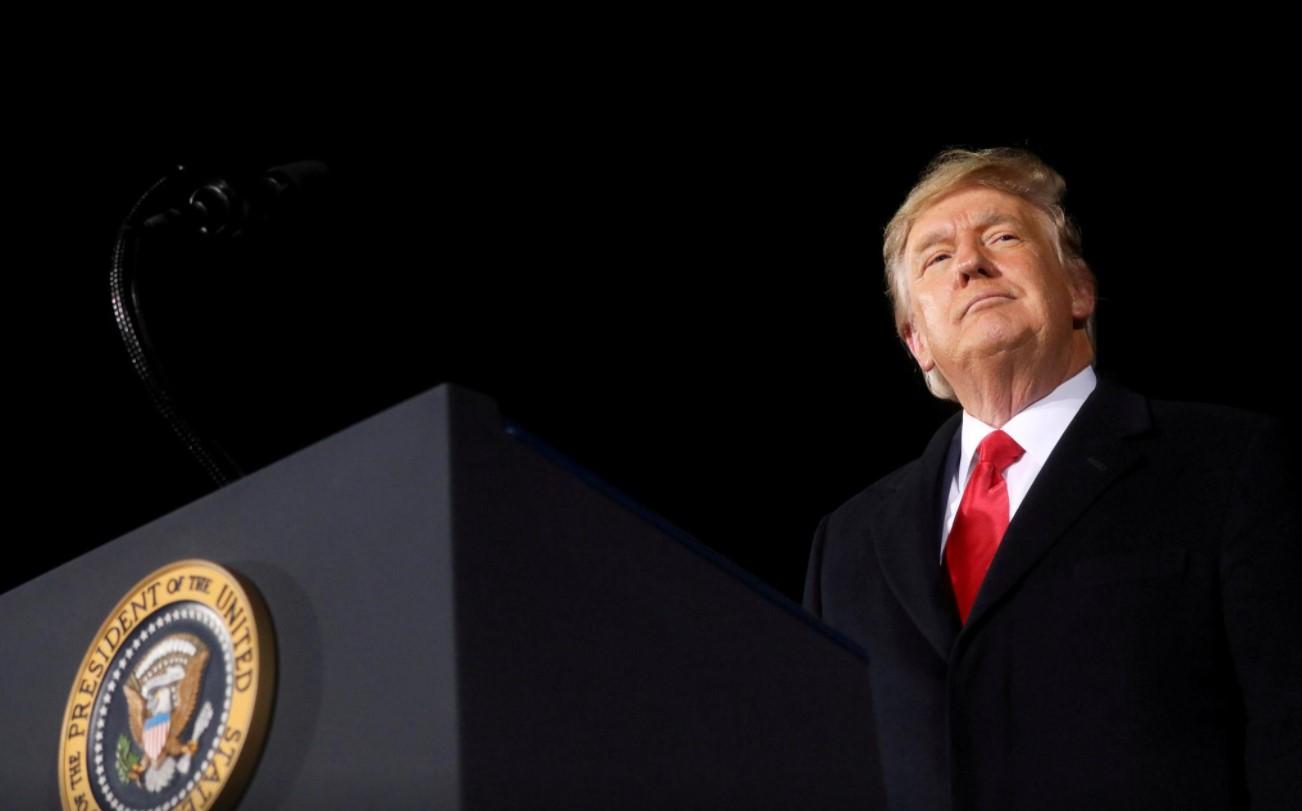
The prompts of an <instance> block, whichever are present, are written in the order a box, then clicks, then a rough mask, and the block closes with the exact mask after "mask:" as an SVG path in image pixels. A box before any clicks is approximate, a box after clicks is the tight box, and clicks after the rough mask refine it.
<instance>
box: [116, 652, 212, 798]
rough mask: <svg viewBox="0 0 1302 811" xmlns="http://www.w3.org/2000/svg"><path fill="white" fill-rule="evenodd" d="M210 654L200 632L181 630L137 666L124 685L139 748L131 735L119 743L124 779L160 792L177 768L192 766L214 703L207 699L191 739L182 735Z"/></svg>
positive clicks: (186, 769)
mask: <svg viewBox="0 0 1302 811" xmlns="http://www.w3.org/2000/svg"><path fill="white" fill-rule="evenodd" d="M208 655H209V654H208V646H207V645H205V644H204V642H203V640H201V639H199V637H197V636H195V635H194V634H189V633H178V634H173V635H171V636H168V637H166V638H164V639H161V640H159V642H158V643H157V644H155V645H154V646H153V647H152V648H150V649H149V652H148V653H146V654H145V655H144V656H142V657H141V659H140V662H139V663H138V664H137V665H136V666H135V668H133V669H132V671H131V675H130V676H129V677H128V678H127V680H126V681H125V682H124V683H123V685H122V686H123V692H124V693H125V694H126V697H127V719H128V726H129V727H130V729H131V738H132V741H134V743H135V747H132V746H131V742H130V741H127V740H126V736H125V735H123V736H121V738H120V739H119V741H118V747H117V771H118V776H119V777H120V778H121V779H122V780H123V781H124V782H128V781H129V782H134V783H136V784H137V785H143V786H144V787H145V788H146V789H147V790H149V791H151V792H157V791H162V790H163V789H165V788H167V786H168V784H170V783H171V782H172V778H173V777H174V776H175V775H176V773H177V772H180V773H181V774H185V773H187V772H189V771H190V757H191V755H193V754H194V753H195V751H196V750H197V749H198V748H199V743H198V739H199V736H200V735H202V734H203V732H204V730H205V729H206V728H207V726H208V723H209V722H210V721H211V720H212V714H213V708H212V704H211V703H209V702H205V703H204V706H203V709H202V710H201V711H200V712H199V714H198V717H197V718H195V722H194V728H193V730H192V731H191V733H190V735H189V736H188V737H189V740H182V737H181V736H182V735H183V733H184V732H185V730H186V728H187V727H188V726H190V719H191V717H192V716H194V715H195V709H196V705H197V704H198V702H199V696H200V688H201V686H202V683H203V674H204V669H205V668H206V667H207V665H208ZM137 750H139V751H137Z"/></svg>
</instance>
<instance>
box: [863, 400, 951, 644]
mask: <svg viewBox="0 0 1302 811" xmlns="http://www.w3.org/2000/svg"><path fill="white" fill-rule="evenodd" d="M961 423H962V412H959V413H957V414H955V415H954V416H953V417H951V418H950V419H949V420H948V421H947V422H946V423H945V424H944V425H943V426H941V428H940V430H938V431H937V432H936V433H935V435H934V436H932V438H931V442H930V443H928V445H927V449H926V451H925V452H924V453H923V455H922V458H921V459H919V460H918V462H917V463H916V464H914V465H913V466H912V467H911V468H910V469H909V472H908V474H907V475H906V478H905V480H904V481H903V482H902V483H901V484H900V487H899V489H898V490H896V492H895V496H894V498H892V499H890V500H889V501H888V502H887V504H886V506H885V508H884V509H883V510H882V512H881V513H880V514H879V515H878V516H876V518H875V522H874V526H873V533H872V534H873V538H875V539H876V550H877V559H878V561H879V562H880V563H881V568H882V573H883V576H884V577H885V579H886V582H887V583H888V584H889V585H890V588H891V590H892V592H893V593H894V594H895V597H896V599H897V600H899V602H900V603H901V604H902V605H903V606H904V610H905V612H906V613H907V614H908V615H909V617H910V618H911V619H912V620H913V622H914V624H915V625H917V626H918V630H920V631H921V632H922V634H923V636H925V637H926V638H927V641H928V642H930V643H931V646H932V647H933V648H935V649H936V653H937V654H938V655H939V656H940V658H941V659H943V660H946V661H948V659H949V651H950V648H951V647H952V646H953V643H954V639H955V637H956V636H957V635H958V632H959V622H958V612H957V610H956V609H955V608H954V597H953V594H952V592H951V591H950V587H949V580H948V578H947V577H946V575H945V570H944V568H943V567H941V565H940V528H941V518H942V515H941V513H942V501H941V499H942V493H943V492H944V485H945V484H946V482H945V473H946V471H945V462H946V459H947V457H948V455H949V445H950V441H951V440H952V439H953V437H954V433H955V432H956V431H957V430H958V429H959V425H960V424H961Z"/></svg>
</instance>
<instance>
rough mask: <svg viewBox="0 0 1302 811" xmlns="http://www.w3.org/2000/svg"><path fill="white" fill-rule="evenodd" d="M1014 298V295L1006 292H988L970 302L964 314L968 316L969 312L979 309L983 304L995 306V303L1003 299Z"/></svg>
mask: <svg viewBox="0 0 1302 811" xmlns="http://www.w3.org/2000/svg"><path fill="white" fill-rule="evenodd" d="M1012 300H1013V297H1012V296H1009V295H1007V294H1005V293H987V294H985V295H981V296H977V297H976V298H974V299H972V300H971V301H970V302H968V305H967V307H966V309H964V310H963V315H965V316H966V315H967V314H968V313H970V312H972V311H973V310H976V309H979V308H981V307H982V306H991V307H993V306H995V304H997V303H999V302H1001V301H1012Z"/></svg>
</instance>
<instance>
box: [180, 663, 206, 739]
mask: <svg viewBox="0 0 1302 811" xmlns="http://www.w3.org/2000/svg"><path fill="white" fill-rule="evenodd" d="M195 642H196V643H198V648H199V651H198V652H197V653H196V654H195V655H194V656H192V657H190V661H189V662H186V665H185V675H184V676H183V677H182V678H181V683H180V684H178V685H176V706H175V707H173V708H172V735H171V737H174V738H178V739H179V737H178V736H180V734H181V730H183V729H185V725H186V724H188V723H190V716H192V715H194V708H195V705H196V704H198V703H199V687H200V682H201V681H202V680H203V669H204V667H205V666H207V664H208V648H207V646H206V645H204V644H203V643H202V642H199V641H198V640H197V639H196V640H195Z"/></svg>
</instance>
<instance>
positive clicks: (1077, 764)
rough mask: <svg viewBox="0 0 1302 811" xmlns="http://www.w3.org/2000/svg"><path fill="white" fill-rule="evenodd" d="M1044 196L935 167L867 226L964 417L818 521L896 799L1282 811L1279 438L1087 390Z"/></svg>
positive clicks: (1073, 308)
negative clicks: (874, 228)
mask: <svg viewBox="0 0 1302 811" xmlns="http://www.w3.org/2000/svg"><path fill="white" fill-rule="evenodd" d="M1064 190H1065V184H1064V183H1063V181H1062V179H1061V177H1059V175H1058V174H1057V173H1056V172H1054V171H1053V170H1052V169H1050V168H1049V167H1048V166H1046V165H1045V164H1043V163H1042V162H1041V161H1040V160H1039V159H1038V158H1036V157H1035V156H1033V155H1031V154H1029V153H1026V152H1023V151H1018V150H986V151H983V152H967V151H961V150H951V151H949V152H946V153H943V154H942V155H941V156H939V157H938V158H937V159H936V161H934V162H933V164H932V165H931V167H930V168H929V170H928V172H927V173H926V174H925V175H924V177H923V179H922V180H921V181H920V182H919V183H918V185H917V186H915V187H914V189H913V191H912V192H911V193H910V195H909V197H908V198H907V199H906V201H905V203H904V205H903V206H901V208H900V211H899V212H898V213H897V214H896V216H895V218H894V219H893V220H892V222H891V223H890V225H889V226H888V227H887V231H886V240H885V251H884V253H885V261H886V268H887V278H888V287H889V292H890V295H891V299H892V301H893V304H894V307H895V318H896V325H897V329H898V331H899V334H900V337H901V338H902V339H903V341H904V343H905V344H906V346H907V347H908V350H909V351H910V353H911V354H912V355H913V357H914V358H915V359H916V360H917V363H918V365H919V367H920V368H921V369H922V371H923V372H924V373H925V375H926V378H927V384H928V386H929V388H930V389H931V390H932V392H933V393H935V394H937V395H938V396H941V397H946V398H949V399H954V400H957V401H958V402H959V404H961V405H962V407H963V410H962V413H961V414H955V415H954V417H953V418H951V419H950V420H949V421H948V422H946V423H945V425H944V426H942V427H941V429H940V430H939V431H938V432H937V433H936V434H935V436H934V437H933V438H932V440H931V442H930V444H929V445H928V446H927V448H926V450H925V451H924V453H923V455H922V456H921V458H919V459H917V460H915V461H913V462H911V463H909V464H907V465H905V466H904V467H902V468H900V469H899V470H897V471H895V472H894V473H892V474H890V475H888V476H887V477H885V478H884V479H882V480H881V481H879V482H877V483H876V484H874V485H872V486H871V487H869V488H868V489H866V490H864V491H863V492H861V493H859V494H858V495H857V496H855V497H854V498H852V499H850V500H849V501H848V502H846V503H845V504H844V505H842V506H841V507H840V508H839V509H837V510H836V511H834V512H832V513H831V514H829V515H828V516H826V517H825V518H824V519H823V521H822V522H821V523H820V525H819V527H818V530H817V532H816V534H815V537H814V543H813V549H812V552H811V557H810V563H809V573H808V578H807V581H806V587H805V604H806V607H807V608H808V609H809V610H810V611H812V612H813V613H814V614H816V615H817V616H819V617H821V618H822V619H823V620H824V621H825V622H827V623H829V624H830V625H832V626H833V627H835V628H837V629H839V630H840V631H842V632H843V633H845V634H846V635H847V636H849V637H850V638H852V639H854V640H855V641H857V642H858V643H860V644H861V645H862V646H863V647H864V649H865V650H866V652H867V654H868V658H869V671H868V677H869V679H870V680H871V683H872V692H873V697H874V702H875V710H876V713H877V725H878V728H877V732H878V743H879V747H880V751H881V759H882V766H883V770H884V777H885V782H886V786H887V794H888V799H889V802H890V804H891V807H892V808H897V809H950V808H953V809H1044V810H1045V811H1062V810H1064V809H1076V808H1080V809H1091V811H1097V810H1098V809H1118V808H1142V809H1146V811H1147V810H1148V809H1159V808H1173V809H1176V808H1178V809H1201V808H1208V809H1211V808H1215V809H1225V808H1248V807H1250V808H1254V809H1256V808H1280V809H1283V808H1290V809H1299V808H1302V779H1300V777H1299V775H1302V652H1300V651H1302V596H1300V595H1302V541H1300V537H1302V532H1300V530H1299V526H1300V523H1302V522H1300V521H1299V515H1298V508H1297V503H1296V491H1295V490H1294V489H1293V486H1292V485H1291V484H1290V483H1289V480H1288V469H1287V466H1286V464H1285V459H1284V456H1283V452H1282V450H1281V448H1282V446H1283V442H1282V437H1281V434H1280V426H1279V425H1278V424H1277V423H1276V422H1275V421H1273V420H1269V419H1267V418H1264V417H1259V416H1256V415H1251V414H1247V413H1245V412H1240V411H1236V410H1233V409H1228V408H1221V407H1216V406H1206V405H1194V404H1182V403H1166V402H1157V401H1149V400H1148V399H1147V398H1145V397H1142V396H1140V395H1138V394H1136V393H1134V392H1131V391H1128V390H1126V389H1124V388H1122V387H1121V386H1119V385H1117V384H1115V383H1113V382H1111V381H1109V380H1107V379H1106V378H1098V377H1096V376H1095V373H1094V371H1093V369H1092V368H1091V363H1092V361H1093V356H1094V352H1093V347H1092V340H1091V333H1092V327H1091V319H1092V316H1093V312H1094V307H1095V292H1094V291H1095V285H1094V279H1093V276H1092V274H1091V272H1090V270H1089V268H1088V266H1087V265H1086V263H1085V262H1084V260H1083V258H1082V257H1081V254H1080V246H1079V238H1078V236H1077V234H1076V231H1075V229H1074V228H1073V226H1072V225H1071V223H1070V221H1069V220H1068V218H1067V216H1066V214H1065V213H1064V211H1063V209H1062V206H1061V198H1062V194H1063V192H1064Z"/></svg>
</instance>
